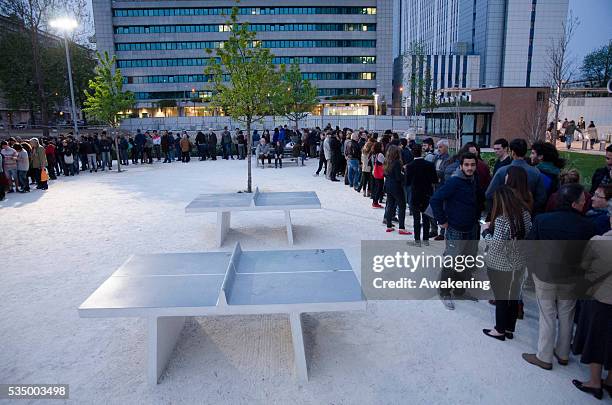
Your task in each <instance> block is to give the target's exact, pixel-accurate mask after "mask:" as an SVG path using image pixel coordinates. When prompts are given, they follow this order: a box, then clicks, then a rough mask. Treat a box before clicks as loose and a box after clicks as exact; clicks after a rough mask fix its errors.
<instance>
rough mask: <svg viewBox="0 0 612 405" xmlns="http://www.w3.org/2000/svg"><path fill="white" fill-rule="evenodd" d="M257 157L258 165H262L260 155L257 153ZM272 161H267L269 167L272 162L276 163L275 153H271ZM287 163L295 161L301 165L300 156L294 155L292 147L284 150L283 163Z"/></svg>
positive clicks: (297, 164)
mask: <svg viewBox="0 0 612 405" xmlns="http://www.w3.org/2000/svg"><path fill="white" fill-rule="evenodd" d="M255 159H256V160H257V167H262V166H261V160H260V159H259V156H257V155H255ZM267 161H268V159H266V162H267ZM270 162H271V163H267V165H268V167H272V164H274V153H271V154H270ZM287 163H295V165H296V166H299V165H300V158H299V157H295V156H293V151H292V150H291V149H286V150H285V151H284V152H283V165H286V164H287Z"/></svg>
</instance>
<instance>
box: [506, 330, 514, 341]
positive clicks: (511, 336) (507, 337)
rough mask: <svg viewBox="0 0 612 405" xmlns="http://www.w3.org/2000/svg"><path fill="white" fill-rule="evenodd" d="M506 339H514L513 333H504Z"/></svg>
mask: <svg viewBox="0 0 612 405" xmlns="http://www.w3.org/2000/svg"><path fill="white" fill-rule="evenodd" d="M506 339H510V340H512V339H514V332H508V331H506Z"/></svg>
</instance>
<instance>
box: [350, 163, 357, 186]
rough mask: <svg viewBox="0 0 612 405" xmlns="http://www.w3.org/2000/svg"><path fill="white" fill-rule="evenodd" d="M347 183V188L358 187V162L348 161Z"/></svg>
mask: <svg viewBox="0 0 612 405" xmlns="http://www.w3.org/2000/svg"><path fill="white" fill-rule="evenodd" d="M348 183H349V186H351V187H353V188H356V187H358V186H359V160H358V159H349V161H348Z"/></svg>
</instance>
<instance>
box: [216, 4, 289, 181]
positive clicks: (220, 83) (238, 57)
mask: <svg viewBox="0 0 612 405" xmlns="http://www.w3.org/2000/svg"><path fill="white" fill-rule="evenodd" d="M225 24H226V25H227V26H228V27H229V30H230V36H229V38H228V40H227V41H225V42H224V43H223V46H222V47H220V48H218V49H217V50H216V56H217V57H216V58H210V59H209V65H208V66H207V67H206V69H205V72H206V73H207V74H209V75H211V76H212V89H213V95H212V99H211V104H212V105H214V106H217V107H221V108H222V109H223V110H224V111H225V113H227V114H229V115H230V116H231V117H232V118H233V119H235V120H238V121H241V122H244V123H245V124H246V132H247V152H248V153H247V155H248V164H247V192H248V193H250V192H252V187H251V185H252V178H251V147H252V137H251V126H252V124H253V123H254V122H257V121H260V120H261V119H262V118H263V117H265V116H266V115H270V114H272V113H273V112H274V108H275V105H274V103H272V102H271V99H275V98H276V95H277V92H278V90H279V83H280V75H279V73H278V72H277V71H276V70H275V68H274V65H273V64H272V58H273V56H272V54H271V53H270V50H268V49H265V48H263V47H262V46H261V42H260V41H257V40H256V33H255V32H253V31H249V29H248V27H249V24H248V23H240V22H238V7H236V6H234V7H233V8H232V13H231V15H230V18H229V19H228V20H227V21H226V23H225ZM206 51H207V52H208V53H209V54H211V53H212V51H211V50H210V49H207V50H206ZM226 79H227V80H226Z"/></svg>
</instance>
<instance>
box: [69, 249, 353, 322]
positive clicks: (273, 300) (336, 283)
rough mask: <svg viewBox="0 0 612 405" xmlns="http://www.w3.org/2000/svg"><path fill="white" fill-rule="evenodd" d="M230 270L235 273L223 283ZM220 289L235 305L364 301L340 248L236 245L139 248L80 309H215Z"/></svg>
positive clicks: (116, 312) (111, 311)
mask: <svg viewBox="0 0 612 405" xmlns="http://www.w3.org/2000/svg"><path fill="white" fill-rule="evenodd" d="M231 270H233V271H234V272H233V273H230V272H231ZM228 274H232V281H231V283H227V282H225V283H226V284H224V280H225V279H226V278H227V275H228ZM224 288H225V289H227V291H225V292H223V291H222V290H223V289H224ZM221 294H225V295H224V297H225V299H226V300H227V305H228V306H229V307H231V306H270V305H271V306H274V305H278V306H283V305H299V304H325V303H343V302H347V303H348V302H357V301H359V302H361V301H364V298H363V293H362V290H361V286H360V284H359V281H358V280H357V278H356V276H355V273H354V272H353V270H352V267H351V265H350V263H349V261H348V259H347V257H346V255H345V253H344V251H343V250H341V249H329V250H328V249H312V250H279V251H245V252H243V251H241V250H240V248H239V246H237V248H235V249H234V252H233V253H230V252H207V253H168V254H151V255H133V256H131V257H130V258H129V259H128V260H127V261H126V262H125V263H124V264H123V265H122V266H121V267H120V268H119V269H118V270H117V271H115V272H114V273H113V274H112V275H111V276H110V277H109V278H108V279H107V280H106V281H105V282H104V283H103V284H102V285H101V286H100V287H99V288H98V289H97V290H96V291H95V292H94V293H93V294H91V296H90V297H89V298H87V300H86V301H85V302H83V304H82V305H81V306H80V307H79V312H80V314H81V315H82V316H88V312H91V316H96V315H95V312H96V311H100V310H103V311H104V312H105V314H106V315H105V316H122V312H124V311H123V310H127V309H130V310H134V309H142V310H145V311H147V312H150V311H148V310H155V309H159V308H194V307H198V308H203V307H210V308H213V309H214V307H216V306H218V305H219V300H220V299H221ZM130 316H134V315H133V313H131V314H130Z"/></svg>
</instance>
